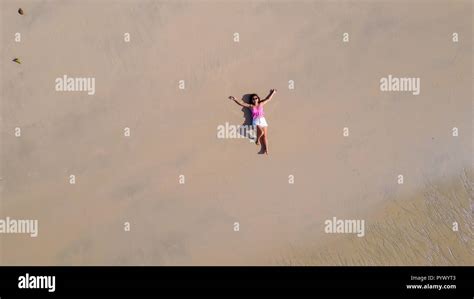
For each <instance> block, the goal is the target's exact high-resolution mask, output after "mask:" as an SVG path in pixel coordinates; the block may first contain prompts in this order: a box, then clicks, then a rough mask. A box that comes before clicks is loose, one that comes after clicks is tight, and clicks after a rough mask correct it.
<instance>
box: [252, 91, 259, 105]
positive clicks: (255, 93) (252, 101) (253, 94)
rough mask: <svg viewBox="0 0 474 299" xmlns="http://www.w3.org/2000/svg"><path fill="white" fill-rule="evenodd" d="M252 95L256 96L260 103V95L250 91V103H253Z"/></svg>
mask: <svg viewBox="0 0 474 299" xmlns="http://www.w3.org/2000/svg"><path fill="white" fill-rule="evenodd" d="M253 97H257V98H258V102H259V103H260V101H261V100H260V97H259V96H258V94H256V93H252V94H251V95H250V103H253Z"/></svg>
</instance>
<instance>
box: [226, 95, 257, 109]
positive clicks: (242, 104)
mask: <svg viewBox="0 0 474 299" xmlns="http://www.w3.org/2000/svg"><path fill="white" fill-rule="evenodd" d="M229 100H232V101H234V102H236V103H237V105H239V106H242V107H247V108H250V107H252V105H250V104H247V103H245V102H243V101H239V100H237V99H236V98H234V97H233V96H230V97H229Z"/></svg>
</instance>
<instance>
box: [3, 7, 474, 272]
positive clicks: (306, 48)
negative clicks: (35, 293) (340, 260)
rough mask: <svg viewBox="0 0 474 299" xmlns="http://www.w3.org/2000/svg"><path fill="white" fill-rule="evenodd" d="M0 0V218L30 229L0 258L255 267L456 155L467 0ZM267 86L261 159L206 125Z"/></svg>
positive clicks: (401, 194) (468, 80) (235, 113)
mask: <svg viewBox="0 0 474 299" xmlns="http://www.w3.org/2000/svg"><path fill="white" fill-rule="evenodd" d="M0 5H1V6H0V7H1V41H0V51H1V57H2V59H1V60H0V69H1V91H2V93H1V108H2V110H1V117H2V119H1V120H2V135H1V142H2V155H1V157H2V165H1V177H2V180H1V181H0V182H1V188H2V194H1V211H0V215H1V216H2V217H6V216H10V217H16V218H20V219H38V220H39V223H40V224H39V225H40V232H39V236H38V237H37V238H29V237H26V236H24V235H0V240H1V251H0V258H1V263H2V264H3V265H18V264H34V265H71V264H72V265H228V264H230V265H258V264H269V263H272V262H273V261H274V259H275V258H276V257H278V255H280V254H281V251H282V250H284V249H285V248H287V247H288V246H293V245H294V244H297V245H298V246H304V245H305V243H306V242H308V243H311V244H312V243H313V242H314V240H318V238H319V237H321V235H322V234H323V229H324V227H323V226H322V223H323V222H324V220H325V219H329V218H332V217H334V216H337V217H339V218H344V217H346V218H349V219H354V218H357V217H369V216H367V215H370V212H371V211H373V210H376V209H377V207H379V206H381V205H382V204H383V203H384V202H386V201H389V200H391V199H393V198H405V196H408V195H410V194H415V193H416V192H418V191H419V190H420V189H422V188H424V186H425V183H426V181H427V180H429V181H438V180H447V179H449V178H451V177H453V176H457V175H458V174H459V172H460V170H462V169H464V168H465V167H469V166H470V165H472V111H473V110H472V2H470V1H450V2H449V3H448V1H380V2H376V1H365V2H362V3H361V2H356V1H353V2H350V1H346V2H339V1H334V2H329V1H272V2H268V1H229V2H228V1H141V0H140V1H125V0H123V1H1V2H0ZM18 7H22V8H23V9H24V11H25V15H24V16H19V15H18V13H17V12H16V11H17V9H18ZM15 32H21V33H22V36H23V40H22V42H21V43H15V42H14V40H13V38H14V33H15ZM124 32H129V33H130V34H131V42H130V43H125V42H124V41H123V33H124ZM234 32H238V33H239V34H240V42H239V43H234V42H233V34H234ZM343 32H349V33H350V34H351V36H350V38H351V40H350V43H343V42H342V33H343ZM452 32H458V33H459V35H460V42H459V43H457V44H456V43H452V42H451V34H452ZM14 57H20V58H21V61H22V64H21V65H18V64H16V63H14V62H12V61H11V59H13V58H14ZM64 74H67V75H69V76H78V77H87V76H92V77H95V78H96V94H95V95H94V96H88V95H86V94H85V93H81V92H71V93H65V92H63V93H61V92H56V91H55V89H54V87H55V83H54V80H55V79H56V78H57V77H61V76H62V75H64ZM388 74H393V75H396V76H401V77H404V76H406V77H420V78H421V94H420V95H419V96H413V95H411V94H410V93H395V92H393V93H390V92H388V93H383V92H381V91H380V90H379V80H380V78H381V77H383V76H387V75H388ZM179 80H185V81H186V89H185V90H179V89H178V81H179ZM288 80H294V81H295V89H294V90H289V89H288ZM270 88H277V89H278V93H277V94H276V95H275V97H274V100H273V101H272V102H271V103H270V104H268V106H266V107H265V112H266V118H267V121H268V122H269V124H270V126H269V138H270V146H271V148H270V156H269V157H265V156H262V155H257V151H258V150H257V148H256V146H255V145H253V144H252V143H250V142H249V141H248V140H246V139H217V138H216V132H217V126H218V125H222V124H225V122H229V123H230V124H235V125H237V124H242V122H243V120H244V118H243V112H242V111H241V109H240V107H238V106H237V105H235V104H234V103H232V102H230V101H229V100H227V99H226V97H227V96H229V95H234V96H236V97H240V96H242V95H243V94H247V93H252V92H257V93H259V94H260V96H265V95H266V93H267V92H268V90H269V89H270ZM15 127H21V128H22V137H21V138H17V137H15V136H14V134H13V132H14V128H15ZM124 127H130V128H131V130H132V136H131V137H129V138H126V137H124V136H123V128H124ZM343 127H349V129H350V136H349V137H347V138H344V137H343V136H342V128H343ZM453 127H458V128H459V132H460V136H459V137H452V136H451V129H452V128H453ZM70 174H75V175H76V176H77V184H76V185H70V184H69V183H68V177H69V175H70ZM180 174H183V175H185V176H186V183H185V184H184V185H179V184H178V176H179V175H180ZM398 174H403V175H404V176H405V183H404V184H403V185H398V184H397V175H398ZM289 175H294V176H295V184H294V185H290V184H288V176H289ZM374 214H377V213H375V212H374ZM366 219H367V221H369V220H370V219H369V218H366ZM126 221H128V222H130V223H131V231H130V232H124V229H123V226H124V225H123V223H124V222H126ZM234 222H239V223H240V231H239V232H234V231H233V224H234Z"/></svg>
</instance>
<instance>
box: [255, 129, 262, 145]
mask: <svg viewBox="0 0 474 299" xmlns="http://www.w3.org/2000/svg"><path fill="white" fill-rule="evenodd" d="M256 127H257V139H256V140H255V144H256V145H260V138H262V135H263V130H262V128H260V126H256Z"/></svg>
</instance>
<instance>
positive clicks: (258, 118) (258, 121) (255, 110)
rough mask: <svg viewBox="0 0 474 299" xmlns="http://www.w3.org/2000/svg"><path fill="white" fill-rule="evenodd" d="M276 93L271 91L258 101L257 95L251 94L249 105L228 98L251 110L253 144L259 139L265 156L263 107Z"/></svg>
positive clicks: (265, 139) (266, 145)
mask: <svg viewBox="0 0 474 299" xmlns="http://www.w3.org/2000/svg"><path fill="white" fill-rule="evenodd" d="M275 93H276V89H271V90H270V93H269V94H268V96H267V97H266V98H265V99H263V100H260V97H259V96H258V95H257V94H252V95H251V96H250V103H251V104H247V103H245V102H243V101H239V100H237V99H236V98H235V97H233V96H230V97H229V99H231V100H233V101H234V102H236V103H237V104H238V105H240V106H242V107H247V108H249V109H251V110H252V125H254V126H256V127H257V140H255V144H257V145H259V144H260V139H261V138H262V137H263V139H262V144H263V146H264V147H265V154H267V155H268V129H267V127H268V124H267V121H266V120H265V117H264V113H263V105H265V104H266V103H268V102H270V100H271V99H272V97H273V95H274V94H275Z"/></svg>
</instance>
